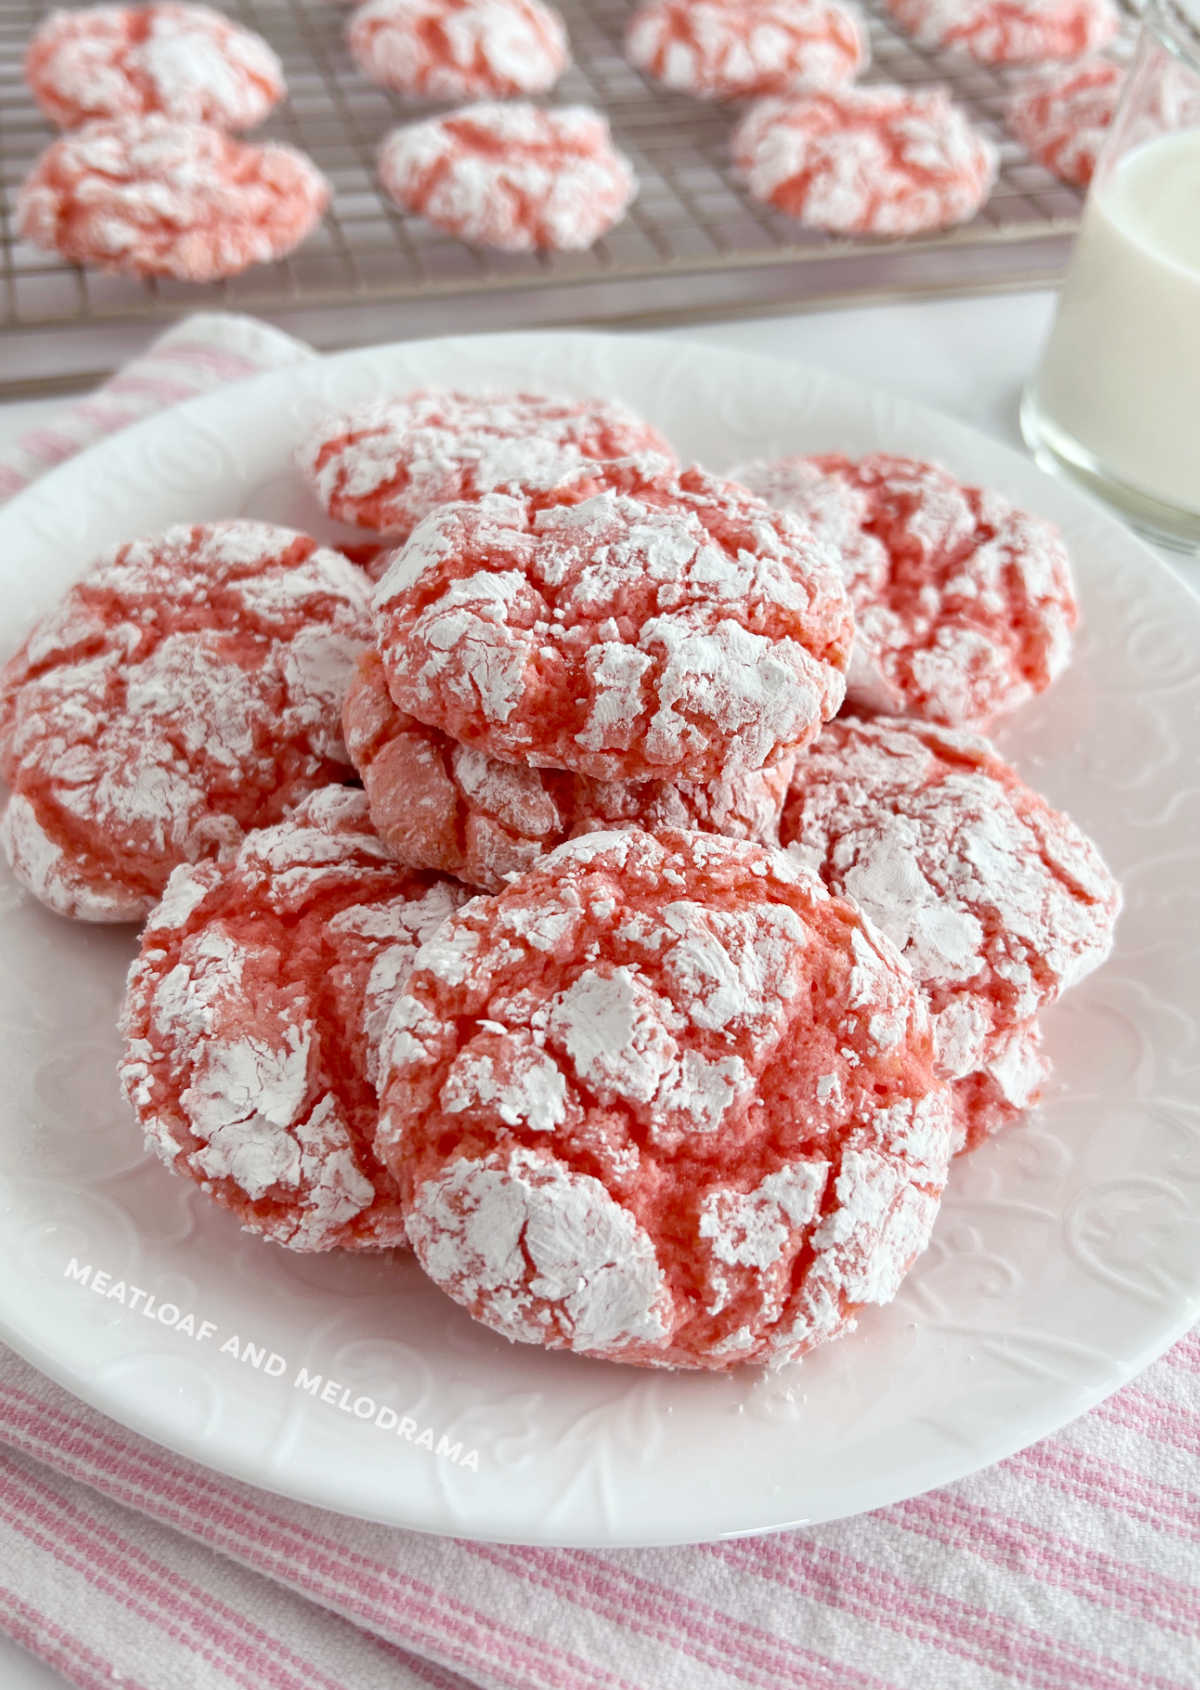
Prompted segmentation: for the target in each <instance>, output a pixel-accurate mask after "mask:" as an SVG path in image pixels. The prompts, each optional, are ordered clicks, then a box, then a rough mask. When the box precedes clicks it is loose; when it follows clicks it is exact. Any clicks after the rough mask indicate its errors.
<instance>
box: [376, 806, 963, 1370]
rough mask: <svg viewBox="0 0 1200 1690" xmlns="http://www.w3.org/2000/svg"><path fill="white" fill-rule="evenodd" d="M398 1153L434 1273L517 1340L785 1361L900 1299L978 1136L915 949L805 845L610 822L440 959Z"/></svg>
mask: <svg viewBox="0 0 1200 1690" xmlns="http://www.w3.org/2000/svg"><path fill="white" fill-rule="evenodd" d="M380 1100H381V1114H380V1129H379V1136H378V1139H377V1141H376V1148H377V1151H378V1154H379V1155H380V1157H381V1158H382V1159H383V1160H384V1161H385V1162H386V1164H387V1165H388V1166H389V1168H390V1169H391V1170H392V1173H393V1175H394V1177H395V1178H396V1179H397V1180H398V1181H399V1182H400V1184H401V1187H402V1190H403V1193H404V1198H405V1202H406V1204H407V1207H408V1235H409V1239H410V1242H411V1243H412V1246H413V1248H414V1250H415V1252H416V1254H417V1258H418V1260H419V1261H420V1263H421V1265H422V1267H424V1269H425V1271H426V1273H428V1274H429V1275H430V1277H431V1278H432V1279H434V1280H435V1281H436V1282H437V1284H439V1285H440V1286H441V1287H442V1288H443V1290H445V1291H447V1292H448V1293H449V1294H450V1296H452V1297H453V1298H454V1299H455V1300H456V1301H457V1302H459V1303H461V1304H462V1305H463V1306H464V1307H465V1308H466V1309H468V1310H469V1311H470V1313H471V1314H472V1315H474V1316H475V1318H476V1319H477V1320H481V1321H483V1322H484V1323H485V1324H487V1325H488V1326H490V1327H492V1328H493V1329H494V1330H495V1331H497V1332H499V1333H501V1334H503V1336H504V1337H506V1338H510V1339H515V1340H517V1341H519V1342H522V1343H532V1344H542V1345H545V1346H546V1347H548V1348H550V1349H567V1350H574V1351H576V1352H579V1353H581V1354H585V1355H591V1356H600V1357H604V1358H605V1359H607V1360H610V1361H620V1362H627V1363H633V1364H637V1365H644V1366H660V1367H686V1368H707V1369H717V1370H720V1369H726V1368H730V1367H733V1366H736V1365H737V1364H738V1363H741V1362H763V1361H771V1362H782V1361H786V1360H788V1359H790V1358H792V1357H794V1356H796V1355H799V1354H801V1353H803V1352H804V1351H805V1350H808V1349H811V1348H812V1347H813V1346H814V1345H815V1344H818V1343H821V1342H823V1341H825V1340H827V1339H829V1338H833V1337H835V1336H836V1335H837V1334H838V1333H840V1332H842V1331H844V1330H845V1329H846V1328H847V1327H848V1326H849V1325H850V1324H852V1322H853V1318H854V1315H855V1312H856V1310H857V1309H858V1308H859V1307H861V1306H862V1305H863V1304H865V1303H882V1302H887V1301H889V1300H890V1298H891V1297H892V1296H894V1294H895V1292H896V1290H897V1288H898V1286H899V1284H900V1281H901V1279H902V1277H903V1275H904V1273H905V1272H906V1271H907V1269H908V1267H909V1266H910V1265H911V1263H912V1261H913V1259H914V1257H915V1256H916V1255H917V1254H918V1253H919V1252H920V1251H921V1250H922V1249H923V1248H924V1246H925V1243H926V1242H927V1240H928V1237H929V1232H930V1228H931V1226H932V1224H933V1220H934V1217H935V1215H936V1213H937V1208H938V1203H939V1199H940V1196H941V1191H942V1187H943V1183H944V1180H945V1177H946V1170H947V1164H948V1157H949V1150H950V1131H951V1127H950V1116H949V1109H948V1104H947V1096H946V1093H945V1090H944V1088H942V1087H940V1086H939V1085H938V1084H937V1082H936V1080H935V1078H934V1071H933V1047H932V1039H931V1034H930V1026H929V1020H928V1013H927V1011H926V1009H925V1006H924V1003H923V1001H922V999H921V994H920V992H919V990H918V989H917V987H916V985H915V983H914V981H913V979H912V976H911V974H910V973H909V971H908V969H907V967H906V966H905V964H904V963H903V962H902V961H901V960H900V958H899V956H898V955H897V954H896V952H895V951H894V950H893V948H892V947H891V945H890V944H888V942H887V941H886V940H884V939H882V938H880V937H879V936H878V935H877V934H876V933H875V931H874V930H873V929H872V928H871V927H870V925H869V924H868V923H867V922H866V921H865V919H864V918H863V917H862V916H861V915H860V914H859V913H858V912H857V911H856V910H855V909H854V908H853V906H851V905H850V904H848V903H846V902H844V901H843V900H841V899H838V898H834V897H831V896H830V895H829V894H828V893H827V892H826V891H825V889H824V888H823V887H822V886H821V884H820V882H819V881H818V880H817V878H816V877H815V876H814V875H811V874H809V873H808V872H807V871H805V870H802V869H800V868H799V867H798V866H797V865H794V864H792V863H791V862H790V860H789V859H788V857H787V856H786V854H784V853H782V852H780V851H777V850H770V849H767V848H765V847H762V846H759V845H753V844H749V843H747V842H745V841H738V840H732V839H720V838H716V837H714V836H712V835H708V834H700V833H670V832H668V833H664V834H661V835H658V836H655V835H651V834H648V833H642V832H636V831H634V832H628V833H619V834H612V833H601V834H591V835H589V836H588V837H587V838H584V839H579V840H575V841H572V842H571V843H570V844H567V845H563V846H560V847H559V848H558V850H556V851H554V852H552V853H551V854H550V855H549V856H547V857H544V858H542V860H541V861H540V862H539V863H537V864H536V865H535V866H534V867H533V868H531V869H530V870H528V872H527V873H525V874H523V875H521V876H519V877H518V878H517V879H516V880H514V881H513V882H511V883H510V884H509V885H508V886H506V887H505V888H504V890H503V891H502V892H501V893H500V894H499V895H498V896H497V897H496V898H480V899H476V900H475V901H474V902H472V903H471V904H469V905H467V906H466V907H465V908H464V909H463V910H461V911H460V912H459V913H458V914H457V915H456V916H454V917H452V918H451V920H450V921H449V922H448V923H447V924H446V925H445V926H444V927H443V928H442V929H441V931H440V932H439V934H438V935H437V937H436V938H435V939H434V940H433V941H432V942H431V943H430V944H429V945H427V946H426V947H425V949H424V950H423V951H422V952H421V954H420V955H419V957H418V958H417V961H416V963H415V965H414V967H413V972H412V974H411V975H410V977H409V981H408V986H407V989H406V992H405V994H404V995H403V996H402V997H401V998H400V999H399V1000H398V1002H397V1005H396V1009H395V1011H394V1012H393V1016H392V1019H391V1021H390V1023H389V1025H388V1028H387V1031H386V1032H385V1034H384V1038H383V1043H382V1045H381V1080H380Z"/></svg>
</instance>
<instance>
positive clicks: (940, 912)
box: [782, 716, 1121, 1144]
mask: <svg viewBox="0 0 1200 1690" xmlns="http://www.w3.org/2000/svg"><path fill="white" fill-rule="evenodd" d="M782 837H783V841H784V843H785V844H786V845H788V846H789V847H790V849H791V851H792V852H793V853H794V854H795V855H796V856H797V857H798V859H799V860H800V862H802V863H803V864H804V865H805V866H806V867H808V868H811V869H814V870H816V872H817V873H818V874H820V876H821V878H822V880H823V881H824V882H825V884H826V885H827V886H828V887H829V889H830V891H832V892H835V893H837V894H838V896H840V897H844V898H850V899H852V900H853V902H854V903H855V904H856V905H857V906H858V908H860V909H861V910H863V911H864V912H865V914H866V915H868V916H869V917H870V918H871V920H872V921H874V922H876V923H877V924H878V926H879V927H880V928H881V930H882V931H883V932H884V933H885V934H886V935H887V937H888V938H889V939H891V940H892V942H893V943H894V944H895V945H896V947H897V949H898V950H899V951H900V952H901V953H902V954H903V956H904V958H905V961H906V962H908V963H909V964H910V966H911V968H912V971H913V973H914V975H915V976H916V978H917V981H918V982H919V984H920V985H921V986H922V987H923V988H924V990H925V991H926V993H927V994H928V997H929V1002H930V1007H931V1008H932V1010H933V1016H934V1033H935V1039H936V1045H937V1052H938V1061H939V1065H940V1068H941V1071H942V1072H944V1073H945V1074H946V1075H947V1076H948V1077H949V1078H951V1079H954V1080H958V1081H961V1082H965V1084H964V1085H963V1086H961V1087H960V1088H959V1095H958V1108H959V1114H960V1117H961V1136H962V1138H963V1139H965V1141H966V1143H968V1144H972V1143H975V1142H977V1141H978V1139H979V1138H980V1137H981V1136H983V1135H984V1134H985V1133H986V1132H988V1131H994V1130H995V1128H996V1127H997V1126H999V1125H1000V1124H1002V1122H1003V1121H1004V1120H1005V1119H1008V1118H1011V1116H1012V1114H1013V1113H1014V1112H1015V1111H1016V1110H1018V1109H1021V1108H1023V1107H1024V1106H1025V1105H1026V1104H1027V1103H1028V1102H1029V1101H1030V1100H1031V1099H1032V1097H1033V1095H1034V1094H1035V1093H1036V1091H1037V1087H1038V1084H1039V1083H1040V1080H1041V1077H1042V1073H1043V1070H1044V1064H1043V1062H1042V1059H1041V1056H1040V1052H1039V1048H1038V1047H1039V1039H1038V1035H1037V1032H1036V1029H1035V1026H1034V1017H1035V1016H1036V1015H1038V1014H1039V1013H1040V1012H1041V1011H1042V1010H1043V1009H1045V1008H1046V1007H1047V1006H1048V1005H1049V1004H1052V1003H1053V1002H1054V1001H1055V1000H1056V999H1057V998H1058V997H1059V996H1060V995H1061V994H1062V993H1063V992H1064V991H1066V990H1067V988H1068V987H1070V986H1074V985H1076V984H1077V983H1078V982H1079V981H1080V980H1082V979H1083V978H1084V976H1085V975H1087V974H1089V973H1090V972H1091V971H1092V969H1094V968H1096V967H1097V966H1098V965H1099V964H1100V963H1102V962H1103V961H1104V959H1105V957H1106V956H1107V955H1108V953H1109V950H1110V949H1111V947H1112V938H1113V927H1114V924H1115V922H1116V918H1117V912H1118V910H1119V908H1120V901H1121V899H1120V889H1119V887H1118V886H1117V883H1116V882H1115V881H1114V879H1113V877H1112V875H1111V874H1110V873H1109V871H1108V869H1107V868H1106V867H1105V865H1104V862H1103V861H1102V859H1101V857H1100V853H1099V852H1098V851H1097V849H1096V847H1095V846H1094V845H1093V844H1092V842H1091V841H1090V840H1089V839H1088V838H1087V837H1086V836H1085V835H1084V834H1083V833H1082V832H1081V831H1080V829H1079V828H1078V827H1076V826H1075V824H1074V822H1072V821H1071V820H1070V819H1069V818H1068V817H1067V816H1064V815H1061V814H1060V813H1059V812H1058V811H1056V810H1052V809H1051V808H1050V806H1049V804H1047V803H1046V801H1045V799H1044V798H1042V797H1040V796H1039V795H1038V794H1037V793H1036V792H1034V791H1033V790H1032V789H1031V788H1030V787H1028V786H1026V785H1025V784H1024V782H1023V781H1022V780H1021V778H1020V776H1019V775H1018V774H1017V773H1016V771H1015V770H1013V769H1012V768H1010V767H1009V765H1008V764H1007V763H1005V762H1003V761H1002V760H1001V758H1000V757H999V756H998V755H997V754H996V752H995V751H994V750H993V749H992V747H991V746H990V745H989V744H988V743H987V741H986V740H982V739H977V738H975V737H974V736H973V735H970V734H965V733H955V732H951V731H948V730H946V729H944V728H937V727H933V726H931V725H929V724H926V723H922V722H913V721H899V720H895V719H891V718H887V717H876V718H874V719H868V720H858V719H855V718H854V717H848V716H843V717H839V719H838V720H837V721H836V722H831V723H830V725H829V726H828V728H826V730H825V732H824V733H823V734H822V736H821V738H820V739H819V740H818V741H817V743H816V745H815V746H814V747H813V748H812V749H811V751H810V752H809V753H808V755H807V756H805V757H803V758H801V759H799V760H798V762H797V764H796V771H795V775H794V777H793V783H792V791H791V795H790V797H789V799H788V802H787V806H786V808H785V810H784V818H783V830H782Z"/></svg>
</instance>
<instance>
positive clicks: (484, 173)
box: [379, 100, 637, 252]
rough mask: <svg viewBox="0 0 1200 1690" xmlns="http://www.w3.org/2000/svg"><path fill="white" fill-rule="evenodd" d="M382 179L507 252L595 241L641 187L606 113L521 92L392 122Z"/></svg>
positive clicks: (447, 223)
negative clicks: (531, 99)
mask: <svg viewBox="0 0 1200 1690" xmlns="http://www.w3.org/2000/svg"><path fill="white" fill-rule="evenodd" d="M379 179H380V181H381V182H382V183H383V186H384V188H385V189H386V191H387V193H388V194H390V195H391V197H392V199H394V200H395V202H396V204H397V205H399V206H401V207H403V208H404V210H406V211H411V212H414V213H417V214H418V215H420V216H422V217H427V218H428V219H429V221H430V222H431V223H435V224H437V226H438V228H440V229H445V230H447V231H448V233H450V234H452V235H457V236H458V237H459V239H460V240H464V241H472V242H474V243H475V244H476V245H478V246H489V247H497V248H499V249H500V250H501V251H504V252H533V251H535V250H538V249H545V250H550V251H558V252H570V251H578V250H580V249H582V248H584V247H589V246H592V245H594V243H595V242H596V241H598V240H599V239H600V237H601V235H604V234H606V233H607V232H608V230H609V229H611V228H612V227H613V225H614V224H616V223H619V222H620V220H621V218H622V217H624V215H625V213H626V211H627V210H628V208H629V205H630V203H631V201H632V200H633V198H634V196H635V195H636V193H637V178H636V176H635V175H634V173H633V166H632V165H631V164H630V162H629V160H628V159H627V158H626V157H625V156H624V154H623V153H619V152H617V150H616V148H615V147H614V146H613V144H612V137H611V135H610V133H609V128H608V120H607V118H605V117H604V116H603V115H602V114H601V113H600V112H598V111H593V110H592V108H591V107H590V106H558V107H555V108H552V109H543V108H541V107H538V106H531V105H526V104H524V103H522V102H520V101H516V100H514V101H510V102H507V103H500V104H481V105H475V106H464V107H463V108H462V109H461V110H460V111H457V112H451V113H450V114H449V115H448V116H446V117H436V118H429V119H427V120H426V121H425V122H423V123H412V124H409V125H407V127H405V128H403V129H393V130H392V132H391V134H390V135H389V136H388V137H387V139H386V140H385V142H384V144H383V147H382V148H381V150H380V154H379Z"/></svg>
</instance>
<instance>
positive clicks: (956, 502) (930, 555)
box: [733, 452, 1078, 727]
mask: <svg viewBox="0 0 1200 1690" xmlns="http://www.w3.org/2000/svg"><path fill="white" fill-rule="evenodd" d="M733 474H734V475H735V477H736V478H737V479H738V480H741V481H743V482H745V484H746V485H747V486H748V487H750V488H752V489H753V490H754V491H755V492H758V493H760V494H761V495H762V496H763V497H764V498H766V499H768V500H769V501H770V502H771V503H772V504H775V505H777V506H779V507H780V508H781V509H783V510H787V511H791V512H792V513H793V514H794V515H796V516H799V517H801V518H802V519H803V520H804V521H806V522H807V523H809V524H811V525H812V526H813V527H814V528H815V530H816V532H817V533H818V534H819V535H820V536H821V537H823V538H824V539H826V540H827V541H828V542H829V543H830V545H831V547H832V548H833V550H835V551H836V552H837V553H838V554H839V555H840V556H841V558H842V560H843V569H844V570H845V572H846V587H847V591H848V592H849V594H850V599H851V602H852V604H853V605H854V614H855V644H854V657H853V661H852V663H851V667H850V678H849V683H848V686H847V693H848V696H849V697H850V698H851V700H852V702H853V703H854V704H856V705H858V706H860V707H861V708H864V709H870V710H881V711H884V712H886V713H890V714H892V715H914V716H923V717H927V718H929V719H930V720H933V721H938V722H946V723H950V724H959V725H969V726H973V727H982V726H984V725H985V724H986V723H988V722H989V721H991V720H992V719H993V718H994V717H996V716H1000V715H1003V714H1005V713H1006V712H1008V711H1010V710H1014V709H1016V708H1017V706H1018V705H1021V704H1024V703H1025V702H1026V701H1027V700H1028V699H1030V698H1032V697H1034V695H1035V694H1037V693H1039V692H1042V691H1044V690H1045V688H1046V687H1048V686H1049V685H1050V684H1051V682H1052V681H1054V680H1055V679H1057V677H1058V676H1059V675H1061V674H1062V672H1063V670H1064V669H1065V668H1066V666H1067V664H1068V662H1069V661H1070V656H1071V638H1072V630H1073V628H1074V626H1075V622H1076V619H1077V616H1078V610H1077V606H1076V602H1075V592H1074V587H1073V584H1072V580H1071V567H1070V561H1069V559H1068V557H1067V552H1066V548H1065V546H1064V545H1063V542H1062V537H1061V535H1060V534H1059V532H1058V530H1057V528H1055V527H1054V525H1053V524H1052V523H1049V522H1046V521H1044V520H1043V519H1042V518H1041V517H1036V516H1030V515H1028V514H1027V513H1026V512H1024V511H1020V510H1017V509H1016V508H1015V507H1014V506H1013V505H1011V504H1009V502H1008V501H1007V500H1006V499H1004V498H1002V497H1001V496H1000V495H999V494H998V493H991V492H987V491H984V490H982V489H980V488H978V487H964V486H963V485H962V483H961V482H959V481H956V480H955V478H954V477H953V476H952V475H950V474H949V473H948V472H947V471H946V470H944V469H942V468H940V467H939V466H938V465H937V464H926V463H921V462H919V461H917V460H916V459H913V458H899V457H892V456H890V455H889V454H888V453H884V452H880V453H875V454H873V455H872V456H870V457H866V458H860V459H858V460H854V459H851V458H845V457H840V456H838V455H837V454H831V455H825V456H817V457H811V458H805V457H800V458H781V459H777V460H775V461H774V462H773V463H771V462H764V463H757V464H744V465H742V466H741V468H740V469H737V470H735V471H733Z"/></svg>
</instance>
